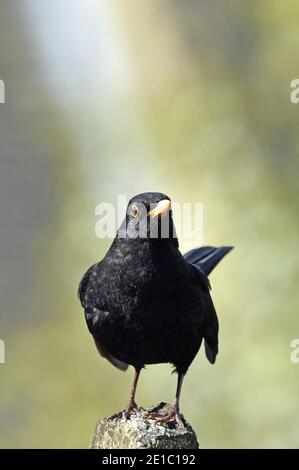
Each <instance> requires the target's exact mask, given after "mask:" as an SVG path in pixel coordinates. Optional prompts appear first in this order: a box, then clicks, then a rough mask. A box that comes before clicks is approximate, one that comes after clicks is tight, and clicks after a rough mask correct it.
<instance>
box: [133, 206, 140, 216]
mask: <svg viewBox="0 0 299 470" xmlns="http://www.w3.org/2000/svg"><path fill="white" fill-rule="evenodd" d="M138 215H139V210H138V207H136V206H133V207H132V210H131V216H132V217H134V218H135V217H138Z"/></svg>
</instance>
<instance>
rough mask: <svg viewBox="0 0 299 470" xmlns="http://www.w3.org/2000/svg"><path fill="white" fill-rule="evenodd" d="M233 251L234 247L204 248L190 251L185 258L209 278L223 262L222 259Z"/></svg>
mask: <svg viewBox="0 0 299 470" xmlns="http://www.w3.org/2000/svg"><path fill="white" fill-rule="evenodd" d="M232 249H233V246H221V247H219V248H215V247H214V246H202V247H201V248H195V249H194V250H191V251H188V252H187V253H186V254H185V255H184V258H185V260H186V261H188V263H191V264H194V265H195V266H197V267H198V268H200V269H201V270H202V271H203V272H204V273H205V274H206V275H207V276H208V275H209V274H210V272H211V271H212V270H213V269H214V268H215V266H216V265H217V264H218V263H219V261H221V260H222V258H223V257H224V256H225V255H226V254H227V253H229V252H230V251H231V250H232Z"/></svg>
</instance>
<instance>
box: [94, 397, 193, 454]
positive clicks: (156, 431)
mask: <svg viewBox="0 0 299 470" xmlns="http://www.w3.org/2000/svg"><path fill="white" fill-rule="evenodd" d="M168 407H169V405H167V404H166V403H160V404H159V405H156V406H154V407H150V408H147V409H141V414H140V415H136V414H132V415H131V416H130V418H129V419H125V418H124V417H117V418H113V419H110V418H111V417H110V416H108V417H106V418H104V419H103V420H100V421H98V422H97V424H96V427H95V430H94V432H93V435H92V438H91V443H90V446H89V448H90V449H198V442H197V437H196V434H195V432H194V431H193V429H192V427H191V426H190V424H189V423H188V422H187V421H186V420H185V419H184V417H183V416H182V415H181V418H182V420H183V422H184V424H185V425H184V427H180V426H179V425H178V424H177V423H175V422H171V423H167V424H161V423H159V422H157V421H156V420H154V419H151V418H149V417H147V416H146V413H153V412H154V413H160V414H161V415H162V414H163V413H167V410H168Z"/></svg>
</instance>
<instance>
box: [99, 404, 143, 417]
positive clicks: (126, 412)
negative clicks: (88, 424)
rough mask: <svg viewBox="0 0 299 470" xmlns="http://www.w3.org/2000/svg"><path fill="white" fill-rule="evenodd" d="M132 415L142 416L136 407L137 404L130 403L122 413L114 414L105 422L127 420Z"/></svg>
mask: <svg viewBox="0 0 299 470" xmlns="http://www.w3.org/2000/svg"><path fill="white" fill-rule="evenodd" d="M132 414H135V415H137V416H140V415H141V414H142V411H141V409H140V408H139V406H138V405H137V403H135V402H132V403H129V405H128V407H127V408H126V409H124V410H122V411H119V412H118V413H114V414H113V415H111V416H109V417H108V418H107V421H114V420H115V419H122V418H123V419H125V420H127V419H129V418H130V417H131V415H132Z"/></svg>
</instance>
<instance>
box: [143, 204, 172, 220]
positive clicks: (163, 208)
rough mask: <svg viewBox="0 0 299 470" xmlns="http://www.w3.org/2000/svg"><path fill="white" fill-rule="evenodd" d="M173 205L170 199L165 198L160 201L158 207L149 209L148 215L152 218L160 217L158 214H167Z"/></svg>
mask: <svg viewBox="0 0 299 470" xmlns="http://www.w3.org/2000/svg"><path fill="white" fill-rule="evenodd" d="M170 206H171V202H170V201H169V200H168V199H163V200H162V201H160V202H158V204H157V205H156V207H154V209H152V210H151V211H149V213H148V215H149V216H150V217H152V218H155V217H158V215H161V216H164V215H166V214H167V212H168V211H169V209H170Z"/></svg>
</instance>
